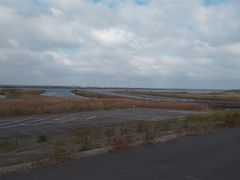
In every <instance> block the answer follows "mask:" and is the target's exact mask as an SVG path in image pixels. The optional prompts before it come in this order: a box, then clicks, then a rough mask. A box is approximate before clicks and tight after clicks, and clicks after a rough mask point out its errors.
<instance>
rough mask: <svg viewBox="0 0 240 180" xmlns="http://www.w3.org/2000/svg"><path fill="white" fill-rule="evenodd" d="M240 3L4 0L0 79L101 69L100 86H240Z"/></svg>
mask: <svg viewBox="0 0 240 180" xmlns="http://www.w3.org/2000/svg"><path fill="white" fill-rule="evenodd" d="M239 8H240V3H239V2H238V1H237V0H232V1H230V2H228V3H222V4H221V3H218V4H215V5H211V6H204V3H202V1H201V0H171V1H163V0H151V1H150V2H149V3H148V4H145V5H141V6H140V5H137V4H136V3H134V2H133V1H122V0H117V1H112V0H110V1H104V3H91V2H90V1H87V0H81V1H78V0H52V1H47V0H39V1H38V3H33V1H28V0H23V1H21V2H19V1H17V0H12V1H8V0H3V1H1V2H0V28H1V31H0V38H1V41H0V68H1V71H0V83H9V84H13V83H18V84H19V83H25V84H32V83H33V84H34V83H36V82H38V83H40V84H67V85H71V84H79V85H86V84H91V83H90V82H88V81H91V80H89V78H88V77H92V76H97V77H98V79H99V85H100V84H101V82H102V85H103V86H104V85H112V86H115V85H116V86H118V85H121V83H120V84H119V82H120V81H121V82H127V81H128V79H130V80H131V82H132V86H134V85H135V86H148V87H150V86H152V87H183V88H184V87H187V88H219V87H220V88H232V87H235V88H240V87H239V83H236V82H238V81H239V78H238V77H240V71H239V68H240V60H239V59H240V36H239V31H240V21H239V17H240V11H239ZM90 79H91V78H90ZM119 79H120V80H119ZM198 82H199V83H198ZM134 83H135V84H134ZM123 85H124V83H123ZM125 85H126V84H125Z"/></svg>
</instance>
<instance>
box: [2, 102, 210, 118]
mask: <svg viewBox="0 0 240 180" xmlns="http://www.w3.org/2000/svg"><path fill="white" fill-rule="evenodd" d="M132 107H136V108H161V109H162V108H163V109H181V110H194V111H195V110H196V111H197V110H208V106H207V105H204V104H186V103H180V102H169V103H159V102H152V101H144V100H130V99H119V98H116V99H115V98H112V99H109V98H108V99H87V100H74V99H65V98H55V97H54V98H44V97H41V98H34V99H11V100H2V101H0V116H2V117H7V116H23V115H36V114H57V113H73V112H82V111H93V110H109V109H116V108H132Z"/></svg>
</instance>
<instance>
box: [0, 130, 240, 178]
mask: <svg viewBox="0 0 240 180" xmlns="http://www.w3.org/2000/svg"><path fill="white" fill-rule="evenodd" d="M239 139H240V129H239V128H236V129H223V130H220V131H217V132H215V133H213V134H208V135H203V136H195V137H185V138H181V139H177V140H172V141H168V142H165V143H162V144H157V145H144V146H141V147H137V148H135V149H131V150H129V151H126V152H118V153H111V154H106V155H101V156H96V157H91V158H86V159H81V160H78V161H75V162H70V163H66V164H63V165H57V166H52V167H47V168H43V169H37V170H33V171H32V172H26V173H22V174H14V175H10V176H7V177H2V178H0V179H2V180H20V179H24V180H48V179H58V180H123V179H124V180H149V179H151V180H239V179H240V171H239V168H240V143H239Z"/></svg>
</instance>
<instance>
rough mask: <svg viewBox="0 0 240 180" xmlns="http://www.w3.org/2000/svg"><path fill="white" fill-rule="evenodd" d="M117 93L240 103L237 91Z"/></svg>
mask: <svg viewBox="0 0 240 180" xmlns="http://www.w3.org/2000/svg"><path fill="white" fill-rule="evenodd" d="M115 92H117V93H125V94H131V95H140V96H158V97H172V98H183V99H185V98H186V99H189V98H191V99H197V100H216V101H230V102H240V93H239V92H238V91H226V92H219V93H188V92H147V91H115Z"/></svg>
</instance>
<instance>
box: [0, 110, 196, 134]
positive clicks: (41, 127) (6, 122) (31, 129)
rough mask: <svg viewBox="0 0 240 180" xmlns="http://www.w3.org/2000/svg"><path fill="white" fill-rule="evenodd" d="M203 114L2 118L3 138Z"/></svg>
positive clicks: (117, 112)
mask: <svg viewBox="0 0 240 180" xmlns="http://www.w3.org/2000/svg"><path fill="white" fill-rule="evenodd" d="M194 113H199V112H190V111H178V110H163V109H144V108H131V109H121V110H109V111H95V112H82V113H71V114H56V115H41V116H27V117H14V118H0V137H1V138H4V137H29V136H35V135H39V134H44V133H64V132H66V131H69V130H71V129H73V128H76V127H79V126H82V125H100V124H109V123H123V122H130V121H136V120H162V119H166V118H173V117H177V116H184V115H189V114H194Z"/></svg>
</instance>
